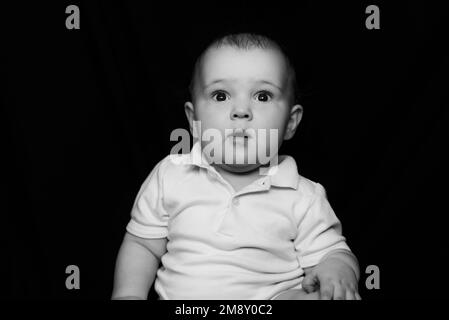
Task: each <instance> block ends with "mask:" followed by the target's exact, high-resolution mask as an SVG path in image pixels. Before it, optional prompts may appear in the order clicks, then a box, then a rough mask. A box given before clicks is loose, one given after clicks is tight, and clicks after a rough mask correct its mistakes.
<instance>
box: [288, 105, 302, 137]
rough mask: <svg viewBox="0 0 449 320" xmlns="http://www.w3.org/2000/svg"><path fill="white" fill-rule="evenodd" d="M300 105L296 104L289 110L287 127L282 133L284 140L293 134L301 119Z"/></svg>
mask: <svg viewBox="0 0 449 320" xmlns="http://www.w3.org/2000/svg"><path fill="white" fill-rule="evenodd" d="M302 112H303V109H302V106H301V105H300V104H296V105H294V106H293V107H292V109H291V110H290V116H289V119H288V123H287V128H286V129H285V133H284V140H290V139H291V138H293V136H294V135H295V132H296V129H297V128H298V125H299V123H300V122H301V119H302Z"/></svg>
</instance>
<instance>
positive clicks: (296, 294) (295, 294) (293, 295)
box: [273, 289, 320, 300]
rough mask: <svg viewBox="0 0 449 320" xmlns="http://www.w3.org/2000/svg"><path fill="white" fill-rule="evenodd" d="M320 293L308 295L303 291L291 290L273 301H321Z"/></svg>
mask: <svg viewBox="0 0 449 320" xmlns="http://www.w3.org/2000/svg"><path fill="white" fill-rule="evenodd" d="M319 299H320V297H319V294H318V292H317V291H316V292H311V293H307V292H305V291H304V290H302V289H290V290H287V291H284V292H282V293H281V294H280V295H278V296H277V297H276V298H274V299H273V300H319Z"/></svg>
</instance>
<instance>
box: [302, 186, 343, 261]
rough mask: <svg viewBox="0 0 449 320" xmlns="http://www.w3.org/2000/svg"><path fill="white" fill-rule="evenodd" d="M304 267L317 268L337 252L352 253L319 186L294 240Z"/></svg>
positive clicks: (316, 187) (321, 187) (339, 224)
mask: <svg viewBox="0 0 449 320" xmlns="http://www.w3.org/2000/svg"><path fill="white" fill-rule="evenodd" d="M294 244H295V249H296V250H297V252H298V260H299V264H300V266H301V268H307V267H311V266H314V265H316V264H318V263H319V261H320V260H321V259H322V258H323V257H324V256H325V255H327V254H328V253H330V252H331V251H333V250H337V249H344V250H348V251H350V249H349V247H348V245H347V244H346V239H345V237H343V235H342V227H341V223H340V221H339V220H338V218H337V216H336V215H335V213H334V210H332V208H331V206H330V204H329V201H328V200H327V197H326V192H325V190H324V188H323V186H322V185H320V184H319V183H315V193H314V196H313V199H312V200H311V202H310V205H309V207H308V208H307V210H306V212H305V214H303V215H302V219H301V221H299V225H298V234H297V237H296V239H295V240H294Z"/></svg>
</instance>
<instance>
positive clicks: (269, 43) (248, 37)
mask: <svg viewBox="0 0 449 320" xmlns="http://www.w3.org/2000/svg"><path fill="white" fill-rule="evenodd" d="M226 46H229V47H232V48H236V49H240V50H251V49H274V50H277V51H279V52H280V53H281V55H282V56H283V58H284V60H285V63H286V66H287V79H288V80H287V82H288V85H289V90H288V92H289V95H290V99H289V100H290V103H291V105H292V106H293V105H294V104H296V103H298V102H299V99H300V98H301V95H300V93H299V88H298V83H297V80H296V72H295V69H294V67H293V65H292V63H291V62H290V59H289V58H288V56H287V55H286V53H285V50H283V49H282V48H281V46H280V45H279V44H278V43H276V42H275V41H273V40H272V39H270V38H268V37H266V36H263V35H260V34H254V33H236V34H228V35H225V36H222V37H220V38H218V39H216V40H214V41H213V42H212V43H211V44H210V45H209V46H207V48H206V49H205V50H204V51H203V52H202V53H201V55H200V56H199V57H198V58H197V60H196V62H195V65H194V68H193V72H192V77H191V80H190V84H189V93H190V98H191V100H192V101H193V100H194V97H195V88H196V85H197V79H198V76H199V72H200V68H201V64H202V61H203V58H204V56H205V54H206V52H208V51H209V50H210V49H219V48H222V47H226Z"/></svg>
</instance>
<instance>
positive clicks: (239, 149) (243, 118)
mask: <svg viewBox="0 0 449 320" xmlns="http://www.w3.org/2000/svg"><path fill="white" fill-rule="evenodd" d="M286 68H287V66H286V63H285V61H284V59H283V56H282V54H281V53H279V52H278V51H276V50H272V49H259V48H254V49H250V50H241V49H236V48H232V47H230V46H224V47H221V48H218V49H210V50H209V51H208V52H207V53H206V54H205V56H204V59H203V62H202V67H201V68H200V71H199V73H198V77H197V81H196V88H195V101H194V102H193V103H190V102H187V103H186V105H185V107H186V114H187V117H188V118H189V121H191V120H195V121H200V123H201V131H202V132H205V131H206V130H208V129H210V128H214V129H217V130H218V131H219V132H220V133H221V138H220V141H214V144H216V143H220V144H221V145H222V146H223V148H221V149H220V150H222V151H221V152H222V154H221V155H220V156H219V157H222V163H223V164H220V167H222V168H224V169H226V170H228V171H234V172H245V171H251V170H254V169H255V168H257V167H258V166H260V165H261V164H262V163H260V161H259V157H257V152H256V155H255V158H256V159H257V161H256V163H254V162H253V163H250V162H251V161H248V159H254V158H251V157H248V156H249V154H248V152H250V153H254V150H253V149H254V148H248V146H249V141H248V140H250V139H254V140H253V141H251V142H252V143H256V145H257V147H258V148H263V149H264V150H263V151H259V152H265V154H264V155H268V154H269V150H270V148H269V146H270V143H271V144H273V143H276V145H277V148H276V152H275V153H274V154H270V157H274V156H276V155H277V152H278V148H279V147H280V146H281V143H282V141H283V140H284V139H290V138H291V137H292V136H293V134H294V131H295V130H296V127H297V125H298V123H299V121H300V118H301V114H302V108H301V107H300V106H299V105H297V106H294V108H292V107H293V106H292V105H291V104H290V99H289V95H290V92H289V86H288V78H287V76H286V75H287V69H286ZM191 124H192V123H191ZM226 129H228V130H226ZM229 129H231V130H232V131H234V132H235V129H243V130H246V133H248V134H249V135H250V136H249V137H247V138H236V137H234V136H229V133H230V131H231V130H229ZM249 129H253V130H249ZM260 129H265V132H266V138H265V141H263V140H264V139H262V138H261V137H262V136H263V135H262V136H259V135H258V133H259V134H260V133H263V131H259V130H260ZM270 129H274V130H276V131H277V133H278V137H277V139H275V140H276V141H270V139H269V138H270V136H269V134H270ZM264 142H265V143H264ZM208 144H210V142H209V141H204V137H203V140H202V147H203V148H205V147H206V146H207V145H208ZM232 148H233V150H234V154H238V153H242V154H244V158H245V161H244V164H235V160H234V163H229V161H226V160H225V154H226V152H229V150H230V149H232ZM214 158H215V157H214ZM215 159H216V158H215Z"/></svg>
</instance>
